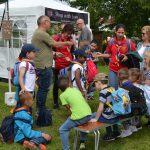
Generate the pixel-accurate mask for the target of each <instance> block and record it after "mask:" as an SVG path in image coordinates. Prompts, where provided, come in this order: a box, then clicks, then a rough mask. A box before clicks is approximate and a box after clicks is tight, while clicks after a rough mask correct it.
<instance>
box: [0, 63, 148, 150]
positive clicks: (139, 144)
mask: <svg viewBox="0 0 150 150" xmlns="http://www.w3.org/2000/svg"><path fill="white" fill-rule="evenodd" d="M99 70H100V72H107V68H106V67H105V66H104V65H101V66H100V67H99ZM6 91H8V84H6V83H2V82H0V122H1V121H2V119H3V118H4V117H5V116H7V115H9V114H10V113H9V112H10V109H11V107H8V106H6V105H5V104H4V93H5V92H6ZM89 104H90V106H91V108H92V111H93V112H94V111H96V109H97V106H98V93H95V100H93V101H89ZM47 107H48V108H49V109H50V110H52V114H53V125H52V126H49V127H44V128H39V127H37V126H34V128H35V129H36V130H41V131H44V132H46V133H49V134H51V135H52V136H53V141H52V143H50V144H48V145H47V150H61V141H60V137H59V132H58V129H59V127H60V125H61V124H62V123H63V122H64V121H65V120H66V118H67V112H66V110H65V109H64V108H63V107H62V106H61V107H60V109H59V110H54V109H53V98H52V90H50V92H49V94H48V98H47ZM33 108H35V103H34V106H33ZM34 111H35V110H34ZM34 114H35V112H33V117H34V116H35V115H34ZM142 120H143V128H142V130H140V131H138V132H137V133H134V134H133V135H131V136H130V137H128V138H124V139H117V140H115V141H112V142H105V141H103V140H102V139H100V148H101V149H102V150H150V129H149V128H147V127H146V126H145V123H146V122H147V120H146V118H145V117H143V118H142ZM104 133H105V129H103V130H101V135H104ZM73 139H74V132H73V130H72V131H71V133H70V138H69V140H70V145H71V150H72V145H73ZM86 147H87V150H94V135H92V134H89V136H88V141H87V144H86ZM0 150H22V146H21V145H19V144H10V145H9V144H2V143H0Z"/></svg>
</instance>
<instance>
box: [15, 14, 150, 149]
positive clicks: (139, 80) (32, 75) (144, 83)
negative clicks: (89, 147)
mask: <svg viewBox="0 0 150 150" xmlns="http://www.w3.org/2000/svg"><path fill="white" fill-rule="evenodd" d="M37 25H38V28H37V29H36V31H35V32H34V34H33V37H32V41H31V43H32V44H25V45H24V46H23V47H22V49H21V53H20V55H19V58H18V61H19V62H20V63H19V78H18V82H19V84H18V85H17V86H16V99H17V106H16V108H15V109H14V114H15V117H16V118H20V119H16V120H15V121H14V129H15V137H14V142H18V143H22V144H23V146H24V147H25V148H33V149H34V148H37V147H39V149H41V150H45V149H46V146H45V144H46V143H47V142H49V141H51V139H52V137H51V136H50V135H49V134H45V133H43V132H39V131H35V130H32V124H33V119H32V104H33V98H34V96H35V93H34V87H35V83H36V84H37V86H38V90H37V93H36V114H37V116H39V115H40V112H41V111H43V110H45V109H46V99H47V95H48V91H49V88H50V86H51V84H52V81H53V80H52V77H53V76H54V77H53V78H54V86H53V101H54V109H58V108H59V99H58V95H59V94H58V93H59V92H58V91H59V89H60V90H61V91H62V93H61V94H60V101H61V103H62V105H63V106H65V107H66V108H67V110H68V112H69V114H70V117H69V118H68V119H67V120H66V121H65V122H64V123H63V124H62V125H61V126H60V128H59V132H60V137H61V141H62V149H63V150H69V148H70V147H69V131H70V129H71V128H73V127H75V126H78V125H82V124H84V123H87V122H89V121H90V122H103V123H107V124H115V123H117V122H118V121H119V117H118V116H117V115H116V114H115V113H114V111H113V110H112V108H111V107H109V105H107V102H109V103H112V95H111V93H110V92H108V91H109V90H110V89H113V90H117V89H118V88H120V87H121V88H123V89H126V90H128V91H129V96H130V98H131V103H133V102H132V96H131V95H132V90H131V89H130V87H132V86H136V87H137V88H139V89H141V90H142V91H143V92H144V96H145V99H146V104H147V108H148V109H147V113H146V115H147V116H148V124H147V125H148V126H149V127H150V26H144V27H143V28H142V30H141V31H142V33H141V34H142V40H143V42H141V43H139V44H138V46H135V44H134V43H133V42H132V40H131V39H129V38H127V37H126V36H125V26H124V25H123V24H118V25H117V26H116V29H115V36H114V37H113V38H110V39H109V41H108V44H107V48H106V52H105V53H100V52H98V51H97V48H98V42H97V41H96V40H92V33H91V31H90V30H89V29H88V27H87V26H86V25H85V23H84V20H83V19H78V20H77V21H76V27H77V28H78V29H79V30H80V31H81V33H80V36H79V39H78V44H77V43H76V41H75V40H74V39H73V38H72V34H74V26H73V25H71V24H65V25H64V27H63V29H62V31H61V32H60V33H58V34H57V35H53V36H52V37H51V36H50V35H49V34H48V33H47V31H48V30H49V29H50V27H51V21H50V18H49V17H47V16H40V17H39V18H38V20H37ZM103 58H107V59H108V61H109V73H108V75H106V74H104V73H103V72H102V71H100V72H101V73H98V72H96V74H95V75H94V76H93V78H92V81H91V80H89V77H88V69H89V68H88V65H87V64H88V63H87V61H88V60H90V61H92V62H93V64H92V65H93V66H95V69H97V67H98V61H99V59H103ZM139 62H140V63H139ZM95 90H97V91H98V92H99V98H98V99H99V104H97V105H98V109H97V111H96V112H95V113H93V114H92V111H91V108H90V106H89V105H88V101H87V100H93V99H94V91H95ZM131 113H132V112H131ZM22 119H24V120H26V121H23V120H22ZM54 119H55V118H54ZM123 128H124V130H123V131H119V128H118V125H117V124H115V125H113V129H112V127H107V128H106V135H105V136H104V140H106V141H111V140H115V139H116V138H118V137H122V138H124V137H127V136H130V135H131V134H132V133H133V132H135V131H137V130H138V129H141V128H142V125H141V116H136V117H135V119H133V120H131V121H127V122H125V123H123ZM86 136H87V135H86V134H85V133H82V132H81V134H80V149H85V141H86Z"/></svg>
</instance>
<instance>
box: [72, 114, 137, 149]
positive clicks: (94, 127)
mask: <svg viewBox="0 0 150 150" xmlns="http://www.w3.org/2000/svg"><path fill="white" fill-rule="evenodd" d="M132 118H134V116H133V117H129V118H124V119H121V120H119V122H124V121H127V120H131V119H132ZM115 124H116V123H115ZM112 125H114V124H105V123H100V122H88V123H86V124H83V125H80V126H77V127H75V128H74V130H75V138H74V144H73V150H76V149H77V144H78V135H79V132H84V133H94V135H95V150H99V140H100V131H99V129H101V128H106V127H109V126H112Z"/></svg>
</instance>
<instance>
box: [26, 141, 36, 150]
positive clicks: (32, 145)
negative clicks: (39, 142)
mask: <svg viewBox="0 0 150 150" xmlns="http://www.w3.org/2000/svg"><path fill="white" fill-rule="evenodd" d="M23 148H29V149H36V148H37V146H36V145H35V144H34V143H33V142H29V141H27V140H25V141H24V142H23Z"/></svg>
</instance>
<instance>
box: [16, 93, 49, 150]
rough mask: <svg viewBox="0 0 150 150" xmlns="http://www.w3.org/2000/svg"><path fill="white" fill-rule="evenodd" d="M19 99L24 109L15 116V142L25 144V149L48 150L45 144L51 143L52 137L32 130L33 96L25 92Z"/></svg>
mask: <svg viewBox="0 0 150 150" xmlns="http://www.w3.org/2000/svg"><path fill="white" fill-rule="evenodd" d="M19 98H20V103H21V104H22V107H23V108H24V109H23V110H22V111H18V112H16V113H15V114H14V135H15V136H14V142H15V143H21V144H23V147H24V148H29V149H36V148H39V149H40V150H46V146H45V145H44V144H46V143H47V142H49V141H51V139H52V137H51V136H50V135H48V134H45V133H42V132H40V131H35V130H32V124H33V119H32V116H31V115H30V111H29V110H30V108H31V107H32V104H33V96H32V94H31V93H29V92H24V93H22V94H21V95H20V97H19ZM15 118H17V119H15Z"/></svg>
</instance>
